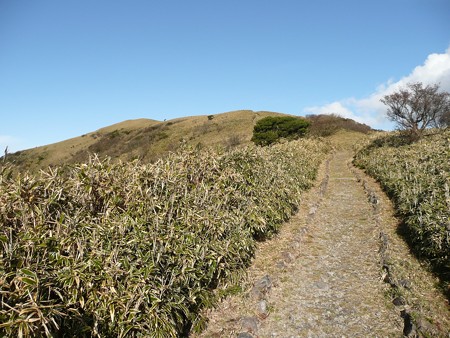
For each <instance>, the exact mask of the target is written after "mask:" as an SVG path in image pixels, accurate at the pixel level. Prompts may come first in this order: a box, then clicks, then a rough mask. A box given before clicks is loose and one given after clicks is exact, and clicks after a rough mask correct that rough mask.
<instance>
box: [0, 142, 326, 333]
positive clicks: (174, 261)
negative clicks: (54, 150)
mask: <svg viewBox="0 0 450 338" xmlns="http://www.w3.org/2000/svg"><path fill="white" fill-rule="evenodd" d="M328 148H329V147H328V146H327V145H326V144H324V143H321V142H318V141H312V140H302V141H296V142H292V143H286V144H279V145H275V146H273V147H270V148H258V147H250V148H244V149H239V150H235V151H231V152H224V153H216V152H213V151H212V150H209V149H202V150H198V149H184V150H182V151H179V152H178V153H176V154H171V155H170V156H168V158H166V159H164V160H159V161H158V162H156V163H154V164H147V165H143V164H140V163H139V162H137V161H135V162H132V163H122V162H119V163H113V162H112V161H100V160H98V159H96V158H93V159H91V161H90V162H89V163H86V164H77V165H74V166H70V167H62V168H55V169H50V168H49V169H48V170H46V171H42V172H41V173H40V174H37V175H29V174H21V175H19V176H14V175H13V174H12V171H11V168H9V167H5V168H3V169H2V170H1V174H0V288H1V293H0V336H5V335H7V336H21V335H24V336H47V337H50V336H67V337H73V336H76V337H83V336H86V337H91V336H95V337H100V336H103V337H136V336H145V337H177V336H186V335H187V334H188V333H189V332H190V331H198V330H201V328H202V327H203V325H204V323H205V321H204V318H203V317H202V315H201V310H202V309H204V308H205V307H209V306H212V305H213V304H214V303H215V302H216V300H217V298H216V294H218V293H216V292H215V291H214V290H217V289H219V290H226V288H227V287H228V286H229V285H234V284H236V282H237V281H238V280H239V277H240V275H241V274H242V272H243V269H245V268H246V267H247V266H248V265H249V263H250V261H251V258H252V256H253V254H254V249H255V239H259V238H266V237H269V236H270V235H271V234H272V233H274V232H275V231H277V229H278V228H279V227H280V225H281V223H282V222H283V221H284V220H286V219H288V218H289V216H290V215H291V214H292V213H293V212H294V211H295V210H296V206H297V205H298V203H299V198H300V194H301V192H302V191H303V190H304V189H306V188H308V187H309V186H310V185H311V184H312V182H313V180H314V178H315V175H316V171H317V167H318V165H319V164H320V162H321V161H322V160H323V158H324V156H325V154H326V152H327V151H328ZM220 293H222V292H219V294H220Z"/></svg>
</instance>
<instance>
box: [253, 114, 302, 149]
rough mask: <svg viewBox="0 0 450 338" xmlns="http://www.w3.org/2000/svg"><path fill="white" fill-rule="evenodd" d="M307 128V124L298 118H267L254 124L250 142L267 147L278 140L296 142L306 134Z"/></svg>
mask: <svg viewBox="0 0 450 338" xmlns="http://www.w3.org/2000/svg"><path fill="white" fill-rule="evenodd" d="M308 127H309V122H308V121H307V120H305V119H303V118H300V117H293V116H267V117H265V118H263V119H261V120H259V121H258V122H256V125H255V127H254V129H253V137H252V141H253V142H254V143H255V144H256V145H260V146H267V145H270V144H272V143H275V142H277V141H279V140H280V139H287V140H296V139H298V138H300V137H302V136H304V135H305V134H306V132H307V130H308Z"/></svg>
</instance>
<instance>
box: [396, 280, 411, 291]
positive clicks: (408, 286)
mask: <svg viewBox="0 0 450 338" xmlns="http://www.w3.org/2000/svg"><path fill="white" fill-rule="evenodd" d="M398 284H399V285H401V286H403V287H404V288H405V289H408V290H409V289H411V282H410V281H409V280H407V279H400V280H399V281H398Z"/></svg>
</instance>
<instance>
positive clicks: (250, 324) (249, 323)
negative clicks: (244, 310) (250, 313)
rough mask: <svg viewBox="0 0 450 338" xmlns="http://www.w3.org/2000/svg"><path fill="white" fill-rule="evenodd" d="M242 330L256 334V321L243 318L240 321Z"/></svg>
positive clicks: (255, 319)
mask: <svg viewBox="0 0 450 338" xmlns="http://www.w3.org/2000/svg"><path fill="white" fill-rule="evenodd" d="M241 327H242V330H244V331H246V332H251V333H256V332H257V331H258V319H257V318H255V317H243V318H242V319H241Z"/></svg>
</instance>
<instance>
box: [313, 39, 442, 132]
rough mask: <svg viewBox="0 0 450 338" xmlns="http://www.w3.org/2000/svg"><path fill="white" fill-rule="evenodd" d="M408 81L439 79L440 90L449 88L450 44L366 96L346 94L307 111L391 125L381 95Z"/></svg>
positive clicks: (432, 80)
mask: <svg viewBox="0 0 450 338" xmlns="http://www.w3.org/2000/svg"><path fill="white" fill-rule="evenodd" d="M409 82H422V83H423V84H424V85H428V84H435V83H438V84H439V85H440V87H441V90H445V91H448V92H450V47H449V48H448V49H447V51H446V52H445V53H442V54H437V53H434V54H430V55H428V57H427V59H426V60H425V62H424V63H423V65H420V66H417V67H416V68H414V70H413V71H412V72H411V73H410V74H409V75H407V76H405V77H403V78H401V79H400V80H399V81H396V82H394V81H393V80H392V79H390V80H388V81H387V82H386V83H384V84H382V85H380V86H378V88H376V90H375V91H374V92H373V93H372V94H371V95H369V96H367V97H363V98H353V97H352V98H347V99H343V100H339V101H335V102H332V103H329V104H326V105H323V106H314V107H306V108H305V109H304V113H308V114H311V113H312V114H331V113H335V114H339V115H341V116H343V117H347V118H351V119H354V120H355V121H358V122H362V123H366V124H368V125H370V126H372V127H373V128H379V129H390V128H393V124H392V123H390V122H389V121H388V120H387V118H386V116H385V113H386V108H385V106H384V104H383V103H381V102H380V99H381V98H383V96H385V95H388V94H390V93H392V92H394V91H396V90H398V89H399V88H400V87H403V86H405V85H406V84H407V83H409Z"/></svg>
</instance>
